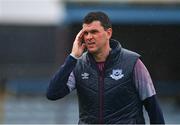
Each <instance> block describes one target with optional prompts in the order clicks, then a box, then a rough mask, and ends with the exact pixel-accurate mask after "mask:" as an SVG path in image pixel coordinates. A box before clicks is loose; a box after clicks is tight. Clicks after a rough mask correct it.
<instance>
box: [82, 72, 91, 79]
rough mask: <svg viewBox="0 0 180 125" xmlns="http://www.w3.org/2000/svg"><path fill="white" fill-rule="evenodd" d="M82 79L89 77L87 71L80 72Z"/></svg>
mask: <svg viewBox="0 0 180 125" xmlns="http://www.w3.org/2000/svg"><path fill="white" fill-rule="evenodd" d="M81 77H82V79H89V73H86V72H85V73H82V74H81Z"/></svg>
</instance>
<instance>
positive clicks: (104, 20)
mask: <svg viewBox="0 0 180 125" xmlns="http://www.w3.org/2000/svg"><path fill="white" fill-rule="evenodd" d="M93 21H100V23H101V25H102V26H103V27H104V29H105V30H106V29H108V28H112V24H111V21H110V19H109V17H108V16H107V15H106V14H105V13H104V12H101V11H98V12H90V13H88V14H87V15H86V16H85V17H84V20H83V23H85V24H90V23H92V22H93Z"/></svg>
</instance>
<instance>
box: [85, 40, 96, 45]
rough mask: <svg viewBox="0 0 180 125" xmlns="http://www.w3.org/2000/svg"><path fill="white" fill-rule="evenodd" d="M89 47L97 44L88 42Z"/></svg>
mask: <svg viewBox="0 0 180 125" xmlns="http://www.w3.org/2000/svg"><path fill="white" fill-rule="evenodd" d="M87 45H88V46H93V45H95V42H92V41H87Z"/></svg>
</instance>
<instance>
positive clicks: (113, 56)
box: [87, 39, 122, 68]
mask: <svg viewBox="0 0 180 125" xmlns="http://www.w3.org/2000/svg"><path fill="white" fill-rule="evenodd" d="M110 47H111V51H110V53H109V55H108V57H107V59H106V61H105V68H106V66H112V65H114V63H115V62H116V60H117V58H118V57H119V55H120V54H119V53H120V52H121V48H122V47H121V44H120V42H119V41H117V40H115V39H111V40H110ZM87 55H88V59H89V61H88V62H90V63H91V66H92V67H94V68H97V66H96V61H95V59H94V58H93V56H92V54H90V53H87Z"/></svg>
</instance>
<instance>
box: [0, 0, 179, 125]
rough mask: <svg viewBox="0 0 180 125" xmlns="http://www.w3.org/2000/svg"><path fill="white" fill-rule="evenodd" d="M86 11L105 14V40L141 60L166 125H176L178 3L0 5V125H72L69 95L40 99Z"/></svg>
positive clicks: (104, 0)
mask: <svg viewBox="0 0 180 125" xmlns="http://www.w3.org/2000/svg"><path fill="white" fill-rule="evenodd" d="M89 11H104V12H106V13H107V14H108V15H109V17H110V18H111V21H112V23H113V38H114V39H117V40H119V41H120V42H121V44H122V46H123V47H125V48H127V49H130V50H133V51H135V52H137V53H139V54H141V56H142V58H141V60H142V61H143V62H144V64H145V65H146V67H147V68H148V70H149V72H150V74H151V76H152V79H153V81H154V86H155V88H156V91H157V94H158V98H159V101H160V105H161V107H162V110H163V113H164V117H165V121H166V123H169V124H174V123H175V124H178V123H180V119H179V118H180V51H179V49H180V48H179V46H180V0H0V124H15V123H16V124H27V123H30V124H33V123H41V124H43V123H49V124H54V123H68V124H70V123H71V124H73V123H74V124H76V123H77V122H78V102H77V96H76V91H73V92H72V93H71V94H69V95H68V96H66V97H65V98H63V99H61V100H58V101H49V100H47V99H46V97H45V93H46V88H47V86H48V82H49V80H50V78H51V76H52V75H53V74H54V73H55V72H56V71H57V69H58V67H59V66H60V65H61V64H62V63H63V62H64V59H65V57H66V56H67V55H68V54H69V53H70V52H71V47H72V43H73V40H74V38H75V35H76V34H77V33H78V32H79V30H80V29H81V24H82V19H83V17H84V16H85V15H86V14H87V13H88V12H89ZM145 117H146V120H147V123H148V122H149V119H148V118H147V114H146V112H145Z"/></svg>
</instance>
